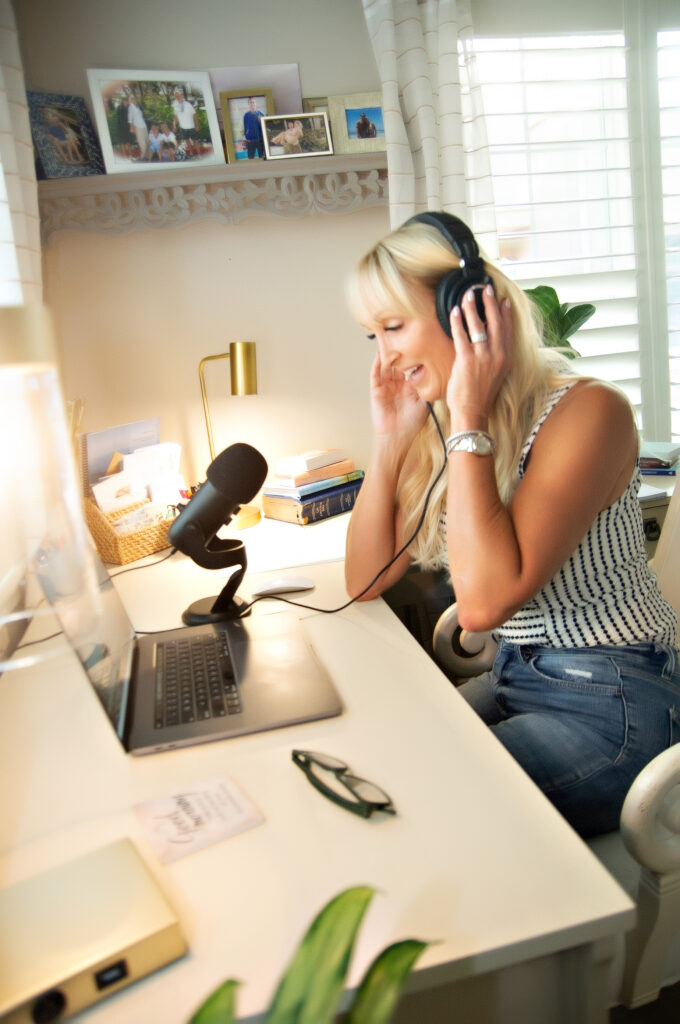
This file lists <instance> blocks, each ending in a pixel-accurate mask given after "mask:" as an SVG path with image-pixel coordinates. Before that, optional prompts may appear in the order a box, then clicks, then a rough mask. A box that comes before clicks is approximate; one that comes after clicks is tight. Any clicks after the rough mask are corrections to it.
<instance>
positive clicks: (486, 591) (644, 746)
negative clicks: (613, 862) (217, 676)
mask: <svg viewBox="0 0 680 1024" xmlns="http://www.w3.org/2000/svg"><path fill="white" fill-rule="evenodd" d="M463 253H464V254H465V259H464V261H463V262H464V264H465V266H464V267H462V263H461V259H460V256H461V254H463ZM476 253H477V249H476V243H475V241H474V238H473V237H472V235H471V234H470V233H469V231H468V229H467V228H466V227H465V225H464V224H462V222H460V221H458V220H457V219H456V218H452V217H450V215H448V214H434V215H433V214H425V215H420V217H416V218H412V219H411V221H409V222H407V223H406V224H405V225H403V226H402V227H400V228H398V229H397V230H396V231H394V232H393V233H392V234H391V235H389V236H388V237H387V238H386V239H384V240H383V241H382V242H380V243H379V244H378V245H376V246H375V247H374V249H373V250H371V251H370V252H369V253H368V254H367V255H366V256H365V257H364V259H363V260H362V262H361V264H360V265H359V267H358V269H357V271H356V273H355V275H354V276H353V279H352V281H351V282H350V303H351V305H352V307H353V309H354V312H355V314H356V316H357V318H358V319H359V321H360V322H361V323H362V324H363V325H364V326H365V327H366V329H367V330H368V332H369V338H371V339H375V340H376V342H377V348H378V351H377V354H376V356H375V359H374V361H373V366H372V370H371V381H370V385H371V404H372V414H373V424H374V432H375V437H374V443H373V451H372V455H371V459H370V462H369V466H368V469H367V472H366V476H365V479H364V483H363V485H362V488H361V491H360V492H359V496H358V498H357V502H356V505H355V508H354V511H353V513H352V518H351V522H350V528H349V531H348V538H347V557H346V582H347V589H348V592H349V594H350V595H351V596H357V597H360V598H361V599H363V600H367V599H370V598H372V597H375V596H377V595H378V594H380V593H381V592H382V591H383V590H385V589H386V588H387V587H389V586H391V585H392V584H393V583H395V582H396V580H397V579H399V578H400V577H401V576H402V575H403V573H404V572H405V570H406V569H407V567H408V566H409V564H410V563H411V562H413V561H415V562H417V563H418V564H419V565H420V566H421V567H423V568H435V567H439V566H442V565H444V566H448V568H449V571H450V574H451V582H452V584H453V589H454V593H455V596H456V601H457V603H458V615H459V622H460V624H461V626H462V627H463V628H465V629H467V630H471V631H475V632H479V631H484V630H493V631H494V633H495V635H496V638H497V639H498V640H499V650H498V654H497V657H496V660H495V663H494V667H493V671H492V672H490V673H487V674H485V675H484V676H480V677H478V678H477V679H474V680H471V681H470V682H468V683H465V684H464V685H463V686H461V687H460V690H459V692H460V693H461V694H462V695H463V696H464V697H465V698H466V699H467V700H468V701H469V703H470V704H471V705H472V707H473V708H475V710H476V711H477V712H478V713H479V714H480V715H481V717H482V718H483V719H484V721H485V722H487V724H488V725H489V726H490V728H491V729H492V730H493V731H494V733H495V735H496V736H497V738H498V739H499V740H500V742H501V743H503V744H504V746H505V747H506V748H507V749H508V750H509V752H510V753H511V754H512V755H513V756H514V757H515V759H516V760H517V761H518V762H519V763H520V764H521V765H522V766H523V767H524V769H525V770H526V772H527V773H528V774H529V775H530V776H531V778H532V779H534V781H535V782H536V783H537V785H538V786H540V788H541V789H542V790H543V791H544V792H545V793H546V795H547V796H548V797H549V799H550V800H552V802H553V803H554V804H555V806H556V807H557V808H558V809H559V810H560V811H561V812H562V814H563V815H564V816H565V817H566V818H567V820H568V821H570V822H571V824H572V825H573V826H574V827H575V828H576V829H577V830H578V831H579V832H580V833H581V834H583V835H591V834H595V833H598V832H602V831H606V830H609V829H613V828H616V827H618V819H619V813H620V809H621V805H622V802H623V799H624V797H625V795H626V792H627V790H628V787H629V785H630V783H631V782H632V781H633V779H634V778H635V776H636V775H637V773H638V772H639V771H640V769H641V768H642V767H643V766H644V765H645V764H646V763H647V762H648V761H649V760H651V758H652V757H654V756H655V755H656V754H657V753H659V752H660V751H661V750H663V749H664V748H665V747H667V746H669V745H670V744H672V743H674V742H677V741H678V740H680V672H678V669H677V666H676V660H677V642H676V622H675V613H674V611H673V609H672V608H671V607H670V605H668V604H667V603H666V602H665V601H664V599H663V598H662V596H661V594H660V592H659V590H658V587H657V584H656V579H655V577H654V575H653V574H652V573H651V572H650V570H649V569H648V567H647V562H646V556H645V548H644V534H643V527H642V516H641V511H640V507H639V503H638V500H637V491H638V489H639V484H640V478H639V470H638V466H637V455H638V436H637V431H636V426H635V420H634V416H633V412H632V410H631V408H630V406H629V404H628V402H627V400H626V399H625V398H624V396H623V395H622V394H621V393H620V392H619V391H618V390H616V389H615V388H613V387H611V386H610V385H608V384H605V383H603V382H601V381H596V380H592V379H589V378H580V377H577V376H575V375H574V374H573V372H572V371H571V368H570V365H569V363H568V362H567V361H566V360H565V359H564V358H563V357H562V356H560V355H559V354H557V353H556V352H555V351H554V350H553V349H549V348H545V347H543V346H542V344H541V332H540V327H539V325H538V324H537V323H536V322H535V319H534V316H535V310H534V309H533V306H532V304H531V303H530V301H529V299H528V298H527V296H526V295H525V294H524V292H523V291H522V290H521V289H520V288H518V287H517V286H516V285H515V284H514V283H513V282H512V281H510V280H509V279H508V278H506V277H505V276H504V275H503V274H502V272H501V271H500V270H498V269H497V268H495V267H492V266H490V265H487V264H484V263H483V262H482V261H481V258H477V256H476V255H475V254H476ZM461 267H462V269H461ZM471 268H472V271H471ZM475 270H476V271H477V279H478V281H480V282H482V284H481V286H477V287H476V288H475V289H474V290H473V289H470V288H467V287H466V275H468V274H471V275H472V280H474V279H475V274H474V271H475ZM452 271H453V273H452ZM489 278H490V280H489ZM485 280H486V281H487V282H488V283H487V284H483V282H484V281H485ZM452 281H453V282H454V285H455V287H454V289H453V290H454V293H456V289H458V292H457V294H458V296H459V299H458V301H457V302H456V303H455V304H453V308H445V309H444V310H442V308H441V305H442V303H441V300H442V287H443V285H446V283H447V282H448V283H449V285H450V282H452ZM438 285H439V292H438V291H437V287H438ZM449 290H450V289H449ZM444 292H446V288H444ZM480 293H481V299H480V298H479V296H480ZM438 304H439V309H438ZM449 306H450V303H449ZM444 438H447V440H446V441H444ZM443 467H445V468H444V471H443V472H442V469H443ZM440 474H441V475H440ZM430 489H432V492H431V494H429V496H428V491H429V490H430ZM428 497H429V500H426V498H428ZM425 505H427V508H426V511H425V513H424V515H423V508H424V506H425ZM421 519H422V524H420V527H419V521H420V520H421ZM388 563H389V566H388V568H387V569H386V570H385V571H384V572H381V569H382V568H383V567H384V566H385V565H387V564H388ZM364 588H367V589H366V590H365V592H364ZM676 709H677V710H676Z"/></svg>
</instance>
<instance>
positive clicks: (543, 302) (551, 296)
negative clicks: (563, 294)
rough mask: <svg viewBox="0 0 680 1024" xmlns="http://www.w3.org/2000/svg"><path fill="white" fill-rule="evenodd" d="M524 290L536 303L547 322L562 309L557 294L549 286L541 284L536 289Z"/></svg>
mask: <svg viewBox="0 0 680 1024" xmlns="http://www.w3.org/2000/svg"><path fill="white" fill-rule="evenodd" d="M524 290H525V292H526V294H527V295H528V296H529V298H530V299H533V301H534V302H535V303H536V305H537V306H538V308H539V309H540V311H541V313H542V314H543V316H544V317H545V319H546V320H547V319H549V317H551V316H552V315H553V314H554V313H555V312H556V311H557V310H558V309H559V308H560V300H559V299H558V298H557V292H556V291H555V289H554V288H552V287H551V286H550V285H549V284H539V285H538V286H537V287H536V288H525V289H524Z"/></svg>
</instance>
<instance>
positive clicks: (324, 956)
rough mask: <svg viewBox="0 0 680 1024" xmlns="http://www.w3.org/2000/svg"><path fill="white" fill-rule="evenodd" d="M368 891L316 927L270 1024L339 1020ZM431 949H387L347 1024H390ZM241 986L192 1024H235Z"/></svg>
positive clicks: (352, 894)
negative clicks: (410, 979)
mask: <svg viewBox="0 0 680 1024" xmlns="http://www.w3.org/2000/svg"><path fill="white" fill-rule="evenodd" d="M373 893H374V890H373V889H371V888H369V887H368V886H356V887H354V888H352V889H345V890H344V891H343V892H341V893H339V895H337V896H336V897H335V898H334V899H332V900H331V901H330V902H329V903H327V904H326V906H325V907H323V908H322V910H321V911H320V912H319V914H317V916H316V917H315V918H314V920H313V921H312V923H311V925H310V926H309V929H308V930H307V933H306V934H305V936H304V938H303V939H302V941H301V942H300V945H299V946H298V948H297V950H296V952H295V954H294V956H293V959H292V960H291V962H290V964H289V966H288V968H287V970H286V971H285V973H284V975H283V977H282V978H281V980H280V982H279V985H278V988H277V989H276V992H275V994H274V998H273V1000H272V1003H271V1005H270V1007H269V1009H268V1010H267V1013H266V1014H265V1018H264V1019H265V1021H266V1024H331V1022H332V1021H334V1020H336V1015H337V1014H338V1005H339V1002H340V999H341V996H342V993H343V989H344V984H345V978H346V975H347V971H348V968H349V963H350V958H351V955H352V949H353V947H354V941H355V939H356V936H357V933H358V931H359V927H360V925H361V921H362V919H363V916H364V914H365V912H366V910H367V909H368V905H369V903H370V901H371V899H372V897H373ZM427 945H428V944H427V943H426V942H421V941H420V940H418V939H405V940H403V941H402V942H395V943H394V944H393V945H391V946H387V947H386V949H384V950H383V951H382V952H381V953H379V954H378V956H377V957H376V958H375V960H374V961H373V963H372V964H371V965H370V967H369V968H368V970H367V971H366V973H365V975H364V977H363V980H362V982H361V984H360V986H359V988H358V989H357V992H356V994H355V996H354V1000H353V1002H352V1005H351V1007H350V1009H349V1010H348V1011H347V1014H346V1015H344V1016H343V1017H341V1018H339V1019H341V1020H344V1021H346V1024H387V1022H388V1021H389V1020H390V1018H391V1016H392V1012H393V1010H394V1008H395V1006H396V1004H397V1001H398V999H399V995H400V993H401V990H402V988H403V985H404V983H405V981H406V979H407V977H408V975H409V974H410V972H411V969H412V967H413V965H414V964H415V962H416V960H417V958H418V957H419V956H420V954H421V953H422V951H423V950H424V949H425V947H426V946H427ZM237 987H238V982H237V981H235V980H234V979H231V978H230V979H228V980H227V981H225V982H223V983H222V984H221V985H220V986H218V988H217V989H215V991H214V992H213V993H212V994H211V995H210V996H208V998H207V999H206V1001H205V1002H204V1003H203V1004H202V1005H201V1006H200V1007H199V1009H198V1010H197V1011H196V1012H195V1014H194V1015H193V1017H192V1018H191V1020H190V1022H189V1024H232V1022H234V1021H235V1020H236V990H237Z"/></svg>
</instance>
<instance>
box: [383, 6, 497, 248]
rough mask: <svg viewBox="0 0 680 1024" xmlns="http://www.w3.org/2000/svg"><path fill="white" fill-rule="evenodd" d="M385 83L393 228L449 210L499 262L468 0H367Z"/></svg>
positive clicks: (384, 102) (489, 171)
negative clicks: (422, 215) (415, 216)
mask: <svg viewBox="0 0 680 1024" xmlns="http://www.w3.org/2000/svg"><path fill="white" fill-rule="evenodd" d="M363 5H364V15H365V18H366V24H367V26H368V32H369V35H370V38H371V42H372V45H373V51H374V53H375V57H376V60H377V63H378V70H379V72H380V79H381V82H382V95H383V117H384V123H385V138H386V146H387V169H388V181H389V193H390V220H391V223H392V226H393V227H396V226H397V225H399V224H401V223H403V221H405V220H406V219H407V218H408V217H410V216H412V215H413V214H414V213H418V212H420V211H422V210H448V212H449V213H453V214H455V215H456V216H458V217H460V218H461V219H462V220H464V221H465V222H466V223H467V224H468V225H469V226H470V227H471V228H472V230H473V231H474V233H475V234H476V235H477V238H478V241H479V243H480V245H481V246H482V248H483V249H484V251H485V253H486V255H487V256H488V257H489V258H491V259H496V258H497V254H498V252H497V240H496V222H495V214H494V203H493V190H492V184H491V170H490V160H489V153H488V146H487V139H486V131H485V127H484V114H483V108H482V103H481V93H480V90H479V88H478V86H477V83H476V81H475V59H474V53H473V51H472V46H471V39H472V18H471V13H470V2H469V0H363Z"/></svg>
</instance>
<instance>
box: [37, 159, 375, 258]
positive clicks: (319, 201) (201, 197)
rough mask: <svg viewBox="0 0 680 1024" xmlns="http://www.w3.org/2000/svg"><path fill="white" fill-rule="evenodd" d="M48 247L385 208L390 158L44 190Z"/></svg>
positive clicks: (58, 183) (92, 181) (261, 165)
mask: <svg viewBox="0 0 680 1024" xmlns="http://www.w3.org/2000/svg"><path fill="white" fill-rule="evenodd" d="M38 202H39V206H40V222H41V229H42V234H43V241H44V242H45V243H47V242H48V241H49V240H50V238H51V237H52V236H53V235H54V234H55V233H56V232H59V231H69V230H70V231H74V230H75V231H91V232H99V233H103V234H120V233H122V232H124V231H142V230H146V229H148V228H163V227H175V226H177V225H180V224H187V223H190V222H191V221H196V220H201V219H204V218H213V219H216V220H221V221H225V222H230V223H234V222H236V221H239V220H241V219H242V218H243V217H246V216H250V215H254V214H257V213H268V214H275V215H277V216H282V217H300V216H305V215H307V214H315V213H348V212H351V211H354V210H357V209H360V208H362V207H367V206H380V205H385V204H386V203H387V156H386V154H385V153H361V154H357V155H346V156H330V157H298V158H290V159H288V160H276V161H265V160H257V161H250V162H248V164H247V165H245V166H244V165H242V164H225V165H219V166H216V165H212V166H209V167H196V166H191V165H189V166H184V165H182V166H181V167H178V168H176V169H175V168H172V169H168V168H167V167H164V168H162V169H159V170H156V169H155V168H154V170H150V171H131V172H123V173H120V174H104V175H92V176H90V177H83V178H62V179H58V180H50V181H41V182H39V183H38Z"/></svg>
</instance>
